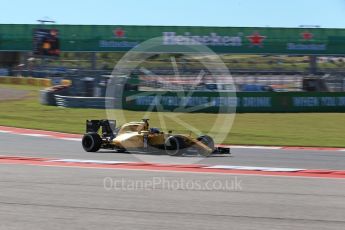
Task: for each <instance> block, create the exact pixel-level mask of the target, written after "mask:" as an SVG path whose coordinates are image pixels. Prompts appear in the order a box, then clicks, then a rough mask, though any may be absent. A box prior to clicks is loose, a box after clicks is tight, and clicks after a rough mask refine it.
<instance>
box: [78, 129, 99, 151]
mask: <svg viewBox="0 0 345 230" xmlns="http://www.w3.org/2000/svg"><path fill="white" fill-rule="evenodd" d="M81 143H82V145H83V149H84V150H85V151H86V152H97V151H98V150H99V149H100V148H101V145H102V138H101V137H100V136H99V135H98V133H86V134H84V136H83V139H82V141H81Z"/></svg>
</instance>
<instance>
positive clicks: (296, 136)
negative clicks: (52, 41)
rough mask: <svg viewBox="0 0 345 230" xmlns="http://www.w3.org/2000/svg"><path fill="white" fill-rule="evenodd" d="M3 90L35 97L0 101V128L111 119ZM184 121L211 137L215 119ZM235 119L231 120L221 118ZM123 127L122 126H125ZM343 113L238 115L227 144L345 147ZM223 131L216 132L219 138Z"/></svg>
mask: <svg viewBox="0 0 345 230" xmlns="http://www.w3.org/2000/svg"><path fill="white" fill-rule="evenodd" d="M1 87H7V88H13V89H23V90H28V91H29V92H30V94H29V96H28V97H27V98H25V99H21V100H10V101H0V111H1V113H0V125H5V126H15V127H24V128H34V129H43V130H54V131H61V132H70V133H83V132H84V123H85V120H86V119H100V118H106V113H105V111H104V110H100V109H70V108H59V107H54V106H44V105H41V104H40V103H39V99H38V90H39V88H38V87H33V86H15V85H4V84H0V88H1ZM122 112H123V113H124V114H125V117H126V119H127V120H128V121H129V120H140V119H141V118H142V117H143V114H144V113H143V112H136V111H122ZM158 115H159V114H158V113H153V114H152V115H151V117H150V118H151V124H152V125H154V124H159V116H158ZM180 115H183V120H184V121H185V122H188V123H190V124H191V125H192V126H194V127H198V129H199V130H201V131H204V132H207V131H209V128H210V125H212V123H213V121H214V120H215V119H216V117H217V115H215V114H205V113H193V114H180ZM220 116H231V115H226V114H223V115H220ZM120 122H121V121H120ZM344 124H345V115H344V114H343V113H280V114H269V113H261V114H259V113H247V114H237V115H236V117H235V121H234V124H233V127H232V129H231V132H230V134H227V137H226V139H225V141H224V142H223V143H225V144H253V145H295V146H329V147H345V138H344V128H343V126H344ZM166 126H167V127H169V128H170V127H171V129H172V130H174V131H176V132H184V131H186V129H185V128H184V127H183V126H181V125H177V124H176V123H175V122H174V121H172V120H169V119H167V120H166ZM216 132H217V131H214V134H216Z"/></svg>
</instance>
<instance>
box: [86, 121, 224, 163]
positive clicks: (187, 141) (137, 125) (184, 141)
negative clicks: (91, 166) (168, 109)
mask: <svg viewBox="0 0 345 230" xmlns="http://www.w3.org/2000/svg"><path fill="white" fill-rule="evenodd" d="M148 121H149V119H142V121H134V122H129V123H126V124H124V125H122V126H120V127H118V128H116V121H115V120H87V121H86V133H85V134H84V136H83V139H82V145H83V148H84V150H85V151H87V152H97V151H98V150H99V149H113V150H117V151H119V152H128V151H131V150H144V151H150V150H162V151H165V153H166V154H168V155H170V156H179V155H182V154H184V153H188V152H193V153H198V154H200V155H202V156H205V157H207V156H209V155H211V154H213V153H221V154H230V148H225V147H215V144H214V141H213V139H212V138H211V137H210V136H207V135H203V136H199V137H197V138H193V137H192V136H191V135H185V134H172V132H171V131H169V132H168V133H164V132H161V131H160V130H159V129H158V128H150V127H149V122H148Z"/></svg>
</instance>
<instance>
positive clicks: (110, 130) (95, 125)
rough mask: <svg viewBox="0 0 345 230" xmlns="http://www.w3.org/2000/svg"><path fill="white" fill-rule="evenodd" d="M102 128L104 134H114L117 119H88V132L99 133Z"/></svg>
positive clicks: (109, 135)
mask: <svg viewBox="0 0 345 230" xmlns="http://www.w3.org/2000/svg"><path fill="white" fill-rule="evenodd" d="M100 128H101V129H102V136H105V137H106V136H108V137H111V136H113V135H114V131H115V128H116V120H86V133H98V131H99V129H100Z"/></svg>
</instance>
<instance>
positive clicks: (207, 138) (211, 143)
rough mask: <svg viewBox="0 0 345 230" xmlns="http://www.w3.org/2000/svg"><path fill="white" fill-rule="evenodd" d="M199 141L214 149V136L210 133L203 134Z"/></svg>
mask: <svg viewBox="0 0 345 230" xmlns="http://www.w3.org/2000/svg"><path fill="white" fill-rule="evenodd" d="M197 140H198V141H200V142H201V143H203V144H204V145H206V146H207V147H209V148H210V149H212V150H213V149H214V140H213V138H212V137H210V136H208V135H202V136H199V137H198V138H197Z"/></svg>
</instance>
